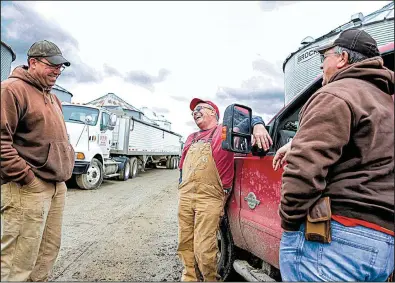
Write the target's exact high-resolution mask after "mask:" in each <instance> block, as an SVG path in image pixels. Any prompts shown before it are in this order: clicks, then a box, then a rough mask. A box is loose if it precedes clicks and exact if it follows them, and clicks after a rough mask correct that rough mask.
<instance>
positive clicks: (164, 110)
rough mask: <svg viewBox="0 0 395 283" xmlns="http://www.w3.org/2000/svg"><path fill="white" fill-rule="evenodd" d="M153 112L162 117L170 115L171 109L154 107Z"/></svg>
mask: <svg viewBox="0 0 395 283" xmlns="http://www.w3.org/2000/svg"><path fill="white" fill-rule="evenodd" d="M152 111H154V112H155V113H157V114H162V115H164V114H168V113H170V111H169V109H167V108H162V107H152Z"/></svg>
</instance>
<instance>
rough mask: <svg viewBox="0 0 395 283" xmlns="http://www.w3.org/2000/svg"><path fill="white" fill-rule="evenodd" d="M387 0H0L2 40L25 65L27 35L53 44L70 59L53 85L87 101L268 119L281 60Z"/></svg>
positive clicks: (276, 101)
mask: <svg viewBox="0 0 395 283" xmlns="http://www.w3.org/2000/svg"><path fill="white" fill-rule="evenodd" d="M387 3H389V1H349V2H348V1H341V2H338V1H334V2H330V1H317V2H311V1H308V2H307V1H306V2H302V1H300V2H298V1H294V2H286V1H260V2H259V1H240V2H235V1H234V2H213V1H208V2H200V1H196V2H164V1H163V2H150V1H148V2H134V1H133V2H116V1H103V2H92V1H89V2H82V1H73V2H67V1H59V2H57V1H56V2H55V1H53V2H49V1H45V2H18V1H7V2H4V1H2V2H1V40H2V41H4V42H6V43H7V44H9V45H10V46H11V47H12V49H13V50H14V51H15V53H16V55H17V59H16V61H15V62H14V63H13V65H12V68H14V67H16V66H17V65H20V64H25V62H26V59H27V56H26V53H27V50H28V49H29V47H30V46H31V45H32V43H33V42H35V41H37V40H43V39H47V40H50V41H53V42H54V43H55V44H57V45H58V46H59V47H60V49H61V50H62V51H63V54H64V57H65V58H67V59H68V60H69V61H70V62H71V67H69V68H67V69H66V70H65V71H64V72H63V74H62V75H61V76H60V77H59V79H58V81H57V83H58V84H59V85H60V86H62V87H64V88H66V89H67V90H69V91H70V92H72V93H73V95H74V97H73V101H74V102H88V101H91V100H93V99H95V98H98V97H99V96H102V95H104V94H106V93H108V92H113V93H115V94H117V95H118V96H120V97H121V98H123V99H124V100H126V101H127V102H129V103H130V104H132V105H133V106H135V107H137V108H141V107H144V106H145V107H148V108H150V109H152V110H153V111H156V113H158V114H162V115H164V116H165V117H166V118H167V119H168V120H170V121H171V122H172V130H173V131H175V132H178V133H180V134H182V135H183V136H184V139H185V138H186V136H187V135H188V134H190V133H191V132H192V131H195V130H196V129H197V128H196V126H195V124H194V122H193V120H192V117H191V115H190V110H189V102H190V100H191V99H192V98H193V97H199V98H202V99H210V100H212V101H213V102H215V103H216V104H217V105H218V106H219V108H220V111H221V116H222V114H223V111H224V110H225V108H226V106H227V105H229V104H232V103H241V104H245V105H248V106H250V107H251V108H252V109H253V112H254V113H253V114H256V115H261V116H262V117H263V118H264V120H265V121H266V122H268V121H269V120H270V118H271V117H272V116H273V115H274V114H275V113H276V112H277V111H278V110H279V109H280V108H281V107H282V106H283V105H284V91H283V90H284V82H283V72H282V63H283V62H284V60H285V58H286V57H287V56H288V55H289V54H290V53H291V52H294V51H295V50H297V48H298V47H299V46H300V42H301V40H302V39H303V38H305V37H306V36H312V37H314V38H317V37H319V36H322V35H324V34H325V33H327V32H329V31H331V30H333V29H334V28H336V27H338V26H340V25H341V24H343V23H345V22H348V21H349V20H350V19H351V15H352V14H355V13H358V12H362V13H363V14H364V15H367V14H369V13H371V12H373V11H375V10H377V9H379V8H381V7H383V6H384V5H386V4H387Z"/></svg>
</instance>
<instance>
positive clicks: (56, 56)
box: [27, 40, 70, 67]
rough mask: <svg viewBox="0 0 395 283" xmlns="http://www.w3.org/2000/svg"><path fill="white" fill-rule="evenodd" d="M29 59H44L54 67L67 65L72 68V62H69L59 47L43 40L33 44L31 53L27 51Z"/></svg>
mask: <svg viewBox="0 0 395 283" xmlns="http://www.w3.org/2000/svg"><path fill="white" fill-rule="evenodd" d="M27 56H28V57H33V58H34V57H43V58H45V59H47V60H48V62H49V63H51V64H53V65H61V64H63V65H65V66H67V67H69V66H70V62H69V61H67V60H66V59H65V58H64V57H63V55H62V52H61V51H60V49H59V47H58V46H56V44H55V43H53V42H50V41H48V40H41V41H37V42H35V43H33V45H32V46H31V47H30V49H29V51H27Z"/></svg>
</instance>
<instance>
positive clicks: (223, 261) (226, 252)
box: [217, 215, 236, 281]
mask: <svg viewBox="0 0 395 283" xmlns="http://www.w3.org/2000/svg"><path fill="white" fill-rule="evenodd" d="M217 239H218V248H219V255H218V259H217V261H218V274H219V275H220V276H221V279H222V280H223V281H226V280H228V279H231V278H232V277H234V276H235V274H236V272H235V271H234V269H233V262H234V261H235V246H234V244H233V238H232V234H231V232H230V227H229V222H228V217H227V216H226V215H224V216H223V217H222V219H221V222H220V225H219V230H218V234H217Z"/></svg>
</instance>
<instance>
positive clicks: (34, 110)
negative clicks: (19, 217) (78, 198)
mask: <svg viewBox="0 0 395 283" xmlns="http://www.w3.org/2000/svg"><path fill="white" fill-rule="evenodd" d="M0 107H1V121H0V122H1V171H0V173H1V182H2V184H3V183H6V182H10V181H14V182H17V183H20V184H22V185H23V184H27V183H29V182H30V181H32V180H33V178H34V176H35V175H36V176H38V177H40V178H42V179H44V180H47V181H56V182H62V181H66V180H67V179H69V178H70V177H71V174H72V170H73V166H74V150H73V148H72V146H71V145H70V143H69V142H68V136H67V131H66V125H65V122H64V119H63V115H62V106H61V102H60V100H59V99H58V98H57V97H56V96H55V95H53V94H51V93H50V91H49V90H45V89H44V88H43V87H42V86H41V84H40V83H39V82H38V81H37V80H35V79H34V78H33V77H32V76H31V75H30V74H29V73H28V72H27V67H26V66H20V67H17V68H15V70H14V71H13V72H12V74H11V75H10V77H9V78H8V79H7V80H5V81H3V82H1V105H0Z"/></svg>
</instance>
